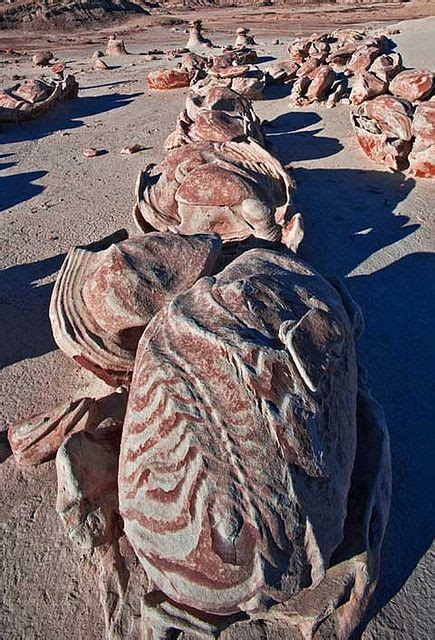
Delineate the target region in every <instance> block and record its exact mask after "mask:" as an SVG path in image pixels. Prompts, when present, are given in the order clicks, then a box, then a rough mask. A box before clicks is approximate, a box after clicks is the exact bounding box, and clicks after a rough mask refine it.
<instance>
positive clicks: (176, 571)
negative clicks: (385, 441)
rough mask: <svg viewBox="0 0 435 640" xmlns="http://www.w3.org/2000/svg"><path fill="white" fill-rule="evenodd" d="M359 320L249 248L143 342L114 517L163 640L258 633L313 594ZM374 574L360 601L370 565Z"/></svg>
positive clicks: (349, 404) (339, 301) (351, 410)
mask: <svg viewBox="0 0 435 640" xmlns="http://www.w3.org/2000/svg"><path fill="white" fill-rule="evenodd" d="M358 319H359V314H358V313H357V312H356V310H355V307H354V305H353V304H351V302H350V299H349V298H348V297H345V298H342V297H341V296H340V294H339V293H338V291H337V290H336V289H335V288H334V287H333V286H331V285H330V284H329V283H328V282H327V281H326V280H324V279H323V278H322V277H320V276H319V275H317V274H316V273H315V272H314V271H313V270H312V269H310V268H309V267H308V266H307V265H305V264H304V263H302V262H301V261H299V260H297V259H295V257H294V255H293V254H292V253H290V252H285V251H273V250H268V249H254V250H251V251H249V252H247V253H245V254H243V255H242V256H240V257H239V258H237V259H236V260H234V261H233V262H232V263H231V264H230V265H229V266H227V267H226V268H225V269H224V270H223V271H222V272H221V273H220V274H219V275H217V276H215V277H213V278H204V279H202V280H200V281H199V282H197V283H196V285H194V286H193V287H192V288H191V289H190V290H189V291H188V292H186V293H185V294H181V295H179V296H178V297H177V298H176V299H175V300H174V301H173V302H172V303H171V304H170V305H168V306H166V307H165V308H164V309H162V310H161V311H160V312H159V314H158V315H157V316H156V317H155V318H154V321H153V322H152V323H151V324H150V325H149V326H148V328H147V329H146V330H145V332H144V334H143V336H142V339H141V341H140V345H139V348H138V353H137V358H136V363H135V370H134V375H133V381H132V387H131V392H130V397H129V402H128V408H127V414H126V420H125V423H124V429H123V435H122V442H121V455H120V463H119V505H120V512H121V515H122V517H123V521H124V530H125V532H126V535H127V537H128V539H129V541H130V543H131V545H132V546H133V548H134V550H135V552H136V554H137V556H138V558H139V559H140V562H141V563H142V566H143V567H144V570H145V572H146V574H147V575H148V576H149V578H150V580H151V583H152V584H153V585H154V588H155V589H156V590H159V591H160V592H161V594H162V595H163V597H167V598H169V599H170V600H171V601H172V604H170V603H167V605H165V604H164V601H163V604H162V599H161V598H160V600H159V602H160V603H161V604H160V605H156V604H152V603H153V602H154V603H155V599H154V600H153V599H152V596H151V598H150V599H148V600H145V602H144V607H143V613H144V615H145V617H146V618H148V624H150V625H151V626H152V628H153V629H154V630H155V632H156V630H158V631H159V632H160V633H161V637H165V636H164V631H165V629H166V631H167V630H168V629H184V630H188V629H189V627H193V628H195V624H196V630H197V631H199V630H200V629H201V628H202V629H204V628H205V627H204V626H202V627H201V625H205V624H207V628H209V627H210V626H211V625H210V624H209V623H206V622H204V614H218V615H220V616H231V615H232V614H237V613H240V612H248V614H250V615H253V616H254V617H258V618H263V619H267V616H268V611H267V610H268V609H269V608H270V607H271V605H273V604H274V603H288V607H289V610H290V611H291V608H292V607H291V603H292V598H294V597H297V596H298V594H299V595H300V594H303V593H305V598H306V597H307V596H306V592H304V589H307V588H310V592H311V593H312V592H313V591H314V593H315V589H316V588H320V589H321V586H320V585H322V584H323V580H324V579H325V576H326V577H327V576H328V573H327V572H328V568H329V567H330V564H331V558H332V556H333V553H334V551H335V550H336V549H337V547H339V546H340V544H341V543H342V542H343V538H344V536H345V525H346V513H347V512H348V500H349V499H352V496H351V494H350V493H349V490H350V487H351V476H352V470H353V469H354V464H355V453H356V447H357V394H358V381H357V363H356V357H355V346H354V332H355V330H356V329H357V327H358V326H359V320H358ZM376 426H377V425H376ZM365 431H367V429H365ZM375 431H376V429H375ZM381 440H382V438H380V437H379V436H377V441H376V445H375V450H376V452H377V453H376V455H378V456H379V458H380V459H379V460H378V464H375V465H374V466H373V468H372V469H371V471H370V473H373V476H371V477H373V478H374V479H375V481H374V482H371V483H368V482H367V483H366V485H365V491H369V493H370V499H369V500H368V501H367V502H368V504H365V502H361V501H359V505H358V508H359V509H360V511H361V512H364V518H363V522H368V521H369V520H371V518H370V514H371V510H372V509H375V508H376V509H378V506H379V505H381V507H382V508H381V509H380V511H379V512H378V511H377V512H376V522H377V527H378V528H377V531H376V536H375V537H376V540H374V543H375V545H376V548H378V547H379V545H380V541H381V540H382V536H383V532H384V529H385V522H386V513H385V507H386V509H387V511H388V500H389V466H388V451H387V445H386V447H384V449H382V447H381V450H380V451H379V453H378V448H379V445H380V442H381ZM383 452H386V453H385V455H382V454H383ZM361 454H362V458H363V459H364V455H365V454H364V451H362V452H361ZM357 459H359V457H358V456H357ZM379 463H381V464H382V466H380V464H379ZM379 473H381V474H382V478H381V484H379V481H378V480H377V478H378V474H379ZM368 477H369V476H367V480H368ZM378 490H379V491H381V493H382V496H381V498H379V500H378V499H377V498H376V496H377V493H376V492H377V491H378ZM360 515H361V514H360ZM364 544H365V540H364ZM364 548H365V547H364V546H362V547H361V549H360V548H359V547H358V549H359V551H360V552H361V551H363V550H364ZM346 557H347V558H348V557H349V556H346ZM362 564H364V563H362ZM272 567H273V570H272ZM372 569H373V573H372V574H371V575H366V577H367V580H365V581H364V583H365V585H366V586H365V589H364V595H366V593H367V589H369V588H370V587H372V586H373V581H375V580H376V576H375V574H376V569H377V565H376V562H374V563H373V565H372ZM337 588H338V585H337ZM353 597H354V600H356V601H359V599H360V597H361V594H360V593H358V592H357V593H354V596H353ZM323 599H325V598H323ZM308 600H309V598H308ZM328 603H330V606H331V611H332V610H333V609H334V608H335V607H334V605H333V603H332V602H330V600H329V599H328ZM282 606H286V604H283V605H282ZM184 607H186V608H189V607H192V608H193V609H194V610H196V611H197V612H198V613H199V614H200V615H199V616H198V618H199V619H196V617H195V611H192V609H190V611H189V613H187V612H185V614H184V616H183V608H184ZM201 613H202V617H201ZM159 616H160V618H159ZM288 617H289V618H290V615H289V616H288ZM171 618H172V619H171ZM195 619H196V623H195ZM206 620H207V618H206ZM221 620H222V618H221ZM307 623H308V621H304V624H305V625H307ZM352 623H355V621H354V620H353V621H352ZM180 624H181V625H182V626H179V625H180ZM226 624H228V621H227V622H226ZM241 624H242V623H241ZM254 624H255V623H254ZM348 626H352V624H349V621H348ZM225 633H226V634H228V635H226V637H228V638H231V637H234V638H235V637H237V633H236V635H234V636H232V635H231V628H229V629H228V630H227V631H226V632H225ZM159 637H160V636H159ZM307 637H311V636H307ZM340 637H341V636H340Z"/></svg>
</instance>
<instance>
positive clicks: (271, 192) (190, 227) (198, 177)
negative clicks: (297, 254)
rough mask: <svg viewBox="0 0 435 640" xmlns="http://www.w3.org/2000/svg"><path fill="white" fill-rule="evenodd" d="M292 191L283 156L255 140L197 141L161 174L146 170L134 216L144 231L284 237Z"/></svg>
mask: <svg viewBox="0 0 435 640" xmlns="http://www.w3.org/2000/svg"><path fill="white" fill-rule="evenodd" d="M293 190H294V183H293V181H292V179H291V178H290V176H289V174H288V173H287V171H286V170H285V169H284V167H283V166H282V164H281V163H280V162H279V160H277V159H276V158H275V157H273V156H272V155H271V154H270V153H269V152H268V151H266V150H265V149H264V148H263V147H262V146H261V145H259V144H258V143H256V142H254V141H253V140H249V141H248V142H244V141H242V142H233V141H230V142H221V143H210V142H208V143H201V142H194V143H191V144H188V145H184V146H182V147H179V148H178V149H174V150H173V151H171V152H170V153H169V154H168V155H167V156H166V158H165V159H164V161H163V162H162V164H161V173H160V175H159V176H158V177H156V178H152V177H151V176H150V175H149V173H148V171H143V172H141V174H140V175H139V178H138V182H137V187H136V191H137V204H136V206H135V208H134V211H133V217H134V220H135V222H136V224H137V225H138V227H139V228H140V229H141V230H143V231H145V232H146V231H147V230H149V229H150V228H154V229H158V230H160V231H166V230H172V231H176V232H177V233H183V234H195V233H210V232H213V233H218V234H219V235H220V236H221V238H222V240H223V241H224V242H232V241H236V240H243V239H244V238H247V237H249V236H250V235H254V236H256V237H258V238H263V239H265V240H272V241H280V240H281V238H282V228H283V227H284V226H285V224H286V223H287V222H288V221H289V219H288V216H289V207H290V205H291V201H292V193H293ZM294 231H295V237H297V233H296V229H294ZM293 248H294V249H296V248H297V245H296V246H294V247H293Z"/></svg>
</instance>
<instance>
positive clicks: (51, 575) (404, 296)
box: [0, 3, 435, 640]
mask: <svg viewBox="0 0 435 640" xmlns="http://www.w3.org/2000/svg"><path fill="white" fill-rule="evenodd" d="M432 8H433V5H431V4H430V3H418V4H416V3H406V4H391V5H374V6H360V7H356V8H349V7H344V8H343V7H342V8H337V7H336V6H333V5H330V6H329V5H328V6H325V8H322V9H321V10H320V9H313V8H308V7H307V8H306V9H302V10H298V11H296V10H293V9H291V10H290V9H289V8H287V9H283V8H275V7H262V8H252V7H243V8H227V9H219V10H217V9H213V8H212V9H201V17H202V19H203V21H204V27H205V34H206V35H207V37H210V38H211V39H212V41H213V42H214V43H216V44H228V43H231V42H233V41H234V34H235V29H236V27H237V26H240V25H244V26H248V27H251V29H252V31H253V34H254V36H255V38H256V41H257V43H258V45H257V47H256V49H257V51H258V54H259V56H260V67H261V66H262V65H265V64H267V62H270V61H271V60H272V59H277V60H280V59H285V57H286V51H287V45H288V43H289V42H291V40H292V39H294V38H295V37H296V36H298V35H303V34H309V33H311V32H312V31H314V30H333V29H335V28H337V27H342V26H349V25H352V26H353V25H378V26H382V25H388V26H391V25H394V27H395V29H397V30H398V33H397V34H396V35H394V36H393V40H394V42H395V43H396V45H397V50H399V51H400V52H401V54H402V56H403V60H404V64H405V66H408V67H417V68H420V67H424V68H431V66H432V65H433V60H434V44H433V42H434V37H433V34H434V31H435V19H434V18H432V17H431V13H432ZM193 17H198V12H197V11H195V12H192V11H184V12H180V11H177V10H176V9H173V10H172V12H171V14H168V15H167V16H165V15H163V14H159V15H150V16H140V17H138V16H136V15H135V16H133V17H132V18H129V19H128V20H127V21H123V22H122V24H120V25H118V26H116V33H117V34H118V35H119V36H120V37H123V38H124V40H125V44H126V47H127V50H128V51H129V53H130V55H129V56H127V57H122V58H113V59H108V63H109V64H110V66H111V67H112V68H111V69H110V70H105V71H94V70H91V55H92V53H93V51H94V50H95V49H104V48H105V44H106V42H107V38H108V35H109V34H110V33H112V32H113V31H114V30H115V27H114V24H113V23H112V24H110V25H109V26H106V25H105V26H104V28H98V27H97V26H96V25H95V24H93V23H90V24H89V27H86V28H82V30H81V31H80V32H73V31H71V32H68V33H66V32H63V33H62V32H54V31H53V32H51V31H50V32H48V31H44V30H42V31H38V32H28V31H23V30H22V29H19V30H17V31H8V30H4V31H2V32H1V34H0V50H3V51H4V50H5V49H6V48H8V47H12V48H14V49H15V50H17V51H22V50H26V51H27V52H28V53H29V54H31V53H34V52H35V51H37V50H40V49H46V48H50V50H52V51H53V53H54V54H55V55H56V56H57V57H58V58H59V59H61V60H63V61H65V62H66V64H67V68H68V71H69V72H71V73H73V74H74V75H75V76H76V79H77V80H78V82H79V85H80V91H79V98H78V99H77V100H75V101H72V102H71V103H67V104H63V105H61V106H60V107H59V109H57V110H56V112H55V113H52V114H48V115H47V116H44V117H43V118H41V119H39V120H35V121H33V122H28V123H23V124H21V125H15V124H8V125H1V129H0V142H1V151H0V169H1V174H0V229H1V254H0V261H1V264H0V268H1V269H2V270H1V272H0V318H1V326H2V340H1V345H0V364H1V365H2V367H3V368H2V371H1V373H0V389H1V400H0V419H1V423H0V428H1V429H2V430H4V429H6V427H7V426H8V424H10V423H13V422H16V421H19V420H21V419H24V418H26V417H27V416H29V415H31V414H34V413H39V412H41V411H43V410H44V409H46V408H47V407H50V406H54V405H56V404H58V403H60V402H62V401H63V400H64V399H65V398H70V397H78V396H82V395H86V394H91V393H93V392H96V391H97V383H96V382H95V381H94V379H93V378H92V377H91V376H90V375H87V374H86V372H84V370H83V369H79V368H78V367H76V366H75V365H74V364H73V363H72V361H71V360H69V359H67V358H66V357H65V356H64V355H63V354H62V353H61V352H60V351H59V350H58V349H57V348H56V345H55V343H54V341H53V337H52V334H51V328H50V324H49V320H48V304H49V299H50V295H51V291H52V287H53V282H54V280H55V278H56V274H57V272H58V270H59V268H60V266H61V264H62V261H63V259H64V257H65V253H66V251H67V250H68V249H69V248H70V247H71V246H74V245H78V244H85V243H88V242H92V241H94V240H97V239H99V238H101V237H103V236H105V235H108V234H110V233H112V232H114V231H115V230H117V229H120V228H123V227H124V228H126V229H127V230H128V231H130V232H131V233H133V232H134V228H133V225H132V220H131V209H132V205H133V201H134V193H133V190H134V183H135V179H136V176H137V174H138V172H139V170H140V169H141V168H143V167H144V166H145V165H147V164H148V163H150V162H159V161H160V160H161V159H162V157H163V146H162V145H163V141H164V140H165V138H166V137H167V135H168V134H169V133H170V132H171V131H172V129H173V125H174V123H175V120H176V117H177V115H178V113H179V112H180V111H181V109H182V108H183V104H184V102H185V97H186V93H187V90H186V89H178V90H174V91H171V92H166V93H156V92H151V91H149V90H148V89H147V87H146V82H145V80H146V76H147V74H148V73H149V72H150V71H151V70H153V69H155V68H157V67H158V66H161V65H162V59H161V58H160V59H157V60H149V59H147V58H146V57H145V56H144V55H143V54H144V53H146V52H148V51H150V50H153V49H155V48H158V49H161V50H163V51H168V50H170V49H174V48H176V47H181V46H184V44H185V42H186V38H187V36H186V34H185V32H184V29H185V22H186V21H187V20H190V19H192V18H193ZM277 38H278V39H279V44H275V40H276V39H277ZM38 73H40V70H38V69H37V68H36V67H34V66H33V65H32V64H31V61H30V56H29V55H18V54H17V55H16V56H11V55H6V54H1V55H0V87H4V86H6V85H7V84H10V83H11V80H12V76H15V75H19V76H31V77H32V76H33V77H34V76H36V75H38ZM254 108H255V110H256V112H257V113H258V115H259V117H260V119H262V120H267V121H268V126H267V134H268V137H269V141H270V142H271V143H272V144H273V146H274V148H275V150H276V152H277V154H278V156H279V158H280V160H281V161H282V163H283V164H285V165H286V166H288V167H291V172H292V176H293V177H294V179H295V180H296V183H297V192H296V196H295V204H296V211H299V212H301V213H302V214H303V216H304V220H305V238H304V241H303V244H302V246H301V253H300V255H301V256H302V257H303V258H304V259H306V260H307V261H308V262H310V263H311V264H312V265H314V267H316V268H317V269H318V270H319V271H320V272H321V273H323V274H328V275H338V276H341V277H343V278H344V279H345V280H346V283H347V286H348V288H349V290H350V292H351V293H352V295H353V297H354V298H355V299H356V300H357V301H358V303H359V304H360V305H361V307H362V310H363V313H364V317H365V323H366V329H365V333H364V334H363V336H362V338H361V340H360V342H359V350H360V353H361V357H362V360H363V362H364V364H365V365H366V367H367V369H368V372H369V375H370V379H371V386H372V389H373V392H374V394H375V396H376V398H377V399H378V400H379V401H380V402H381V404H382V406H383V408H384V410H385V413H386V417H387V422H388V426H389V432H390V438H391V451H392V467H393V496H392V504H391V512H390V520H389V524H388V528H387V532H386V537H385V540H384V545H383V559H382V568H381V577H380V582H379V586H378V589H377V591H376V593H375V596H374V599H373V602H372V606H371V609H370V615H369V616H368V618H367V620H366V624H365V625H364V628H362V629H361V630H360V636H361V637H363V638H364V639H370V640H377V639H380V640H382V639H396V638H399V639H402V638H403V640H405V639H408V638H415V639H418V640H420V639H421V640H425V639H426V638H427V639H429V638H430V637H433V628H434V618H433V604H432V608H431V598H432V599H433V589H434V576H433V552H432V551H431V542H432V539H433V523H434V519H433V506H432V505H433V496H432V487H433V460H432V455H431V452H430V451H431V445H432V446H433V435H432V434H433V410H432V405H431V399H432V397H433V379H434V377H433V362H434V359H435V354H434V352H433V344H434V341H433V331H432V329H431V324H430V319H431V317H433V310H434V300H435V289H434V277H433V274H434V268H435V260H434V254H433V249H434V246H433V237H434V236H433V231H434V226H433V208H434V201H435V197H434V187H433V183H431V182H430V181H429V180H425V179H415V178H412V177H410V176H408V175H407V174H403V173H396V174H393V173H390V172H388V171H387V170H385V169H383V168H382V167H378V166H376V165H375V164H373V163H372V162H370V161H369V160H368V159H367V158H365V157H364V156H363V155H362V153H361V151H360V150H359V148H358V147H357V144H356V142H355V139H354V136H353V132H352V128H351V123H350V118H349V106H348V105H339V106H337V107H336V108H334V109H326V108H324V107H318V106H316V107H314V106H312V105H311V106H308V107H303V108H295V107H292V106H290V104H289V100H288V92H287V91H286V88H285V86H271V87H269V88H268V89H267V91H266V93H265V96H264V99H262V100H259V101H256V102H255V103H254ZM131 144H139V145H141V147H142V150H141V151H140V152H139V153H136V154H133V155H131V156H129V155H120V151H121V149H122V148H123V147H124V146H126V145H131ZM88 147H95V148H97V149H100V150H102V153H101V155H99V156H97V157H94V158H86V157H84V156H83V150H84V149H85V148H88ZM431 392H432V393H431ZM1 446H2V457H3V458H4V461H3V462H2V464H1V465H0V474H1V480H0V486H1V493H2V495H1V512H2V513H1V520H2V541H1V545H2V573H3V575H2V579H1V594H2V601H3V602H2V609H1V613H0V629H1V631H0V636H1V637H2V638H5V639H8V640H9V639H14V640H15V639H19V638H22V639H26V640H28V639H33V638H35V639H36V638H38V639H47V640H48V639H52V638H66V637H68V638H70V639H71V640H78V639H85V638H86V639H87V640H97V639H98V640H99V639H100V638H102V637H103V634H104V624H103V619H102V614H101V609H100V604H99V602H98V599H97V597H96V591H95V589H94V585H93V582H92V581H93V577H92V575H90V574H89V569H88V564H87V560H86V558H84V557H82V558H78V556H77V554H76V553H75V552H74V553H73V552H72V551H71V549H70V546H71V544H72V543H71V542H70V541H69V540H68V538H67V537H66V535H65V532H64V530H63V528H62V525H61V522H60V520H59V518H58V516H57V514H56V512H55V506H54V505H55V497H56V479H55V469H54V463H53V462H51V463H48V464H45V465H42V466H40V467H37V468H35V469H33V470H31V471H22V470H20V469H18V468H17V467H16V466H15V464H14V461H13V460H12V457H10V456H9V457H8V449H7V446H6V444H5V439H4V438H3V440H2V443H1ZM431 630H432V631H431Z"/></svg>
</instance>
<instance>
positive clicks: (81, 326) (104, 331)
mask: <svg viewBox="0 0 435 640" xmlns="http://www.w3.org/2000/svg"><path fill="white" fill-rule="evenodd" d="M219 248H220V241H219V239H218V238H217V237H211V236H191V237H186V238H185V237H183V236H174V235H172V234H164V233H150V234H148V235H146V236H145V237H143V238H139V239H136V240H125V241H123V242H119V243H117V244H112V245H111V246H109V247H108V248H107V249H104V250H101V251H94V250H91V249H86V248H80V247H76V248H74V249H71V250H70V252H69V253H68V255H67V257H66V259H65V262H64V264H63V266H62V269H61V271H60V273H59V276H58V278H57V281H56V285H55V287H54V290H53V295H52V299H51V303H50V321H51V326H52V329H53V335H54V338H55V340H56V342H57V344H58V346H59V347H60V348H61V349H62V351H64V353H66V355H68V356H69V357H70V358H73V359H74V360H75V361H76V362H77V363H78V364H79V365H81V366H83V367H85V368H86V369H88V370H90V371H92V372H93V373H94V374H95V375H97V376H98V377H99V378H101V379H102V380H104V381H105V382H106V383H107V384H110V385H112V386H115V387H117V386H119V385H128V383H129V377H130V374H131V371H132V369H133V364H134V359H135V354H136V347H137V344H138V342H139V338H140V336H141V334H142V332H143V330H144V328H145V326H146V325H147V324H148V322H149V321H150V320H151V318H152V317H153V316H154V314H155V313H156V312H157V311H158V310H159V309H161V307H163V306H164V305H165V304H167V303H168V302H169V301H170V300H171V299H172V297H173V296H174V295H176V294H177V293H179V292H181V291H184V290H185V289H188V288H189V287H190V286H191V285H192V284H194V283H195V282H196V280H197V279H198V278H200V277H202V276H204V275H208V274H210V273H211V272H212V269H213V267H214V265H215V263H216V260H217V258H218V257H219Z"/></svg>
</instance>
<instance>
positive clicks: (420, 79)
mask: <svg viewBox="0 0 435 640" xmlns="http://www.w3.org/2000/svg"><path fill="white" fill-rule="evenodd" d="M433 86H434V81H433V73H432V72H431V71H428V70H426V69H410V70H408V71H402V72H401V73H399V74H398V75H396V76H395V77H394V78H393V80H392V81H391V82H390V87H389V89H390V92H391V93H392V94H393V95H395V96H397V97H398V98H405V100H409V101H410V102H417V101H419V100H424V99H425V98H428V97H429V96H430V94H431V92H432V90H433Z"/></svg>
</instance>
